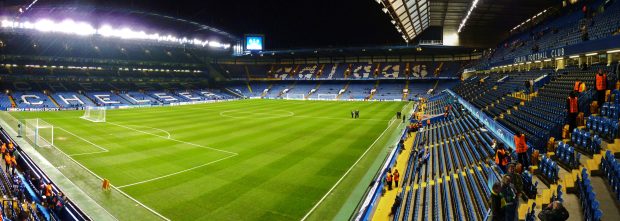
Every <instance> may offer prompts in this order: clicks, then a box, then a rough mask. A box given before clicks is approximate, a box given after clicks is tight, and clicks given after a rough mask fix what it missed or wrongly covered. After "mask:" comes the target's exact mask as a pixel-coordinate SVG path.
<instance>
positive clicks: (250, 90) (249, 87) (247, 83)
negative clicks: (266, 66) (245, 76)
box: [245, 67, 254, 93]
mask: <svg viewBox="0 0 620 221" xmlns="http://www.w3.org/2000/svg"><path fill="white" fill-rule="evenodd" d="M246 68H247V67H246ZM245 84H246V85H247V87H248V91H249V92H250V93H254V92H253V91H252V86H250V81H246V82H245Z"/></svg>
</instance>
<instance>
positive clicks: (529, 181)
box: [521, 171, 538, 199]
mask: <svg viewBox="0 0 620 221" xmlns="http://www.w3.org/2000/svg"><path fill="white" fill-rule="evenodd" d="M521 178H523V192H524V194H525V196H527V197H528V198H530V199H534V198H536V192H537V191H538V189H537V188H538V181H536V182H534V179H533V177H532V174H531V173H530V172H528V171H523V173H522V174H521Z"/></svg>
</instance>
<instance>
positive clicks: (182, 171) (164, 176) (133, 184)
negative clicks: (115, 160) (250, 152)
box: [116, 155, 237, 189]
mask: <svg viewBox="0 0 620 221" xmlns="http://www.w3.org/2000/svg"><path fill="white" fill-rule="evenodd" d="M235 156H237V155H230V156H227V157H224V158H221V159H218V160H214V161H211V162H207V163H204V164H201V165H198V166H195V167H191V168H187V169H184V170H181V171H177V172H174V173H170V174H166V175H163V176H158V177H155V178H151V179H148V180H143V181H140V182H135V183H130V184H126V185H121V186H116V187H117V188H119V189H122V188H125V187H130V186H135V185H139V184H143V183H148V182H152V181H156V180H161V179H164V178H166V177H170V176H174V175H177V174H181V173H185V172H188V171H192V170H195V169H198V168H201V167H205V166H208V165H211V164H214V163H217V162H220V161H222V160H226V159H228V158H231V157H235Z"/></svg>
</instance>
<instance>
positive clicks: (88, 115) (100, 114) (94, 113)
mask: <svg viewBox="0 0 620 221" xmlns="http://www.w3.org/2000/svg"><path fill="white" fill-rule="evenodd" d="M105 111H106V110H105V107H91V106H86V107H84V115H83V116H82V117H81V118H82V119H84V120H88V121H92V122H105Z"/></svg>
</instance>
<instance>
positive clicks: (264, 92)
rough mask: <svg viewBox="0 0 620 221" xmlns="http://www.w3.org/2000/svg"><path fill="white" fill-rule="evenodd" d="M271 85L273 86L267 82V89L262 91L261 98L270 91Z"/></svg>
mask: <svg viewBox="0 0 620 221" xmlns="http://www.w3.org/2000/svg"><path fill="white" fill-rule="evenodd" d="M271 87H273V84H269V86H268V87H267V89H268V90H267V91H263V93H261V94H260V97H261V98H265V96H267V94H268V93H269V91H271Z"/></svg>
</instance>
